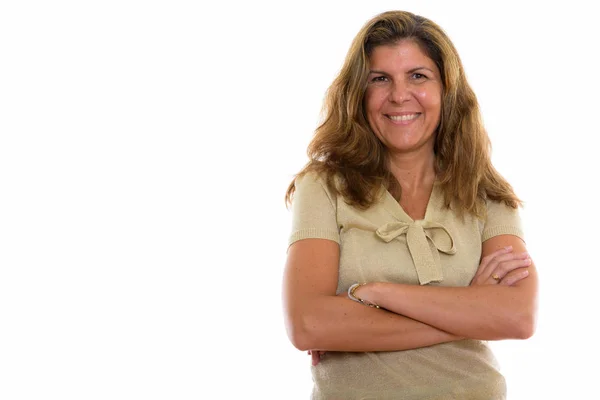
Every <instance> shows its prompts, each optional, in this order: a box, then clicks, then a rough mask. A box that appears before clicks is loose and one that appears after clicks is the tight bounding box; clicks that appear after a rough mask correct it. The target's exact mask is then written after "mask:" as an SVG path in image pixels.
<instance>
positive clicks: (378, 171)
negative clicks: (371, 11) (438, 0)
mask: <svg viewBox="0 0 600 400" xmlns="http://www.w3.org/2000/svg"><path fill="white" fill-rule="evenodd" d="M404 39H410V40H414V41H415V42H416V43H418V44H419V45H420V46H421V48H422V50H423V51H424V52H425V53H426V54H427V56H428V57H429V58H431V59H432V60H433V61H434V62H435V64H436V65H437V67H438V69H439V71H440V74H441V78H442V83H443V94H442V110H441V118H440V124H439V126H438V129H437V133H436V139H435V145H434V152H435V156H436V165H435V168H436V174H437V177H438V180H439V181H440V184H441V187H442V189H443V192H444V196H445V204H446V206H447V207H452V208H454V209H456V211H457V212H459V213H460V214H462V213H463V212H465V211H466V212H468V213H472V214H474V215H478V216H483V215H484V214H485V200H486V199H491V200H497V201H502V202H504V203H505V204H507V205H508V206H510V207H513V208H517V207H518V206H519V205H520V200H519V199H518V198H517V196H516V195H515V193H514V191H513V189H512V187H511V186H510V185H509V184H508V182H507V181H506V180H505V179H504V178H503V177H502V176H501V175H500V174H499V173H498V172H497V171H496V170H495V169H494V167H493V166H492V163H491V159H490V152H491V146H490V141H489V138H488V135H487V132H486V131H485V128H484V126H483V122H482V120H481V115H480V111H479V105H478V103H477V98H476V97H475V94H474V93H473V90H472V89H471V87H470V86H469V83H468V82H467V79H466V76H465V73H464V70H463V67H462V63H461V61H460V58H459V56H458V53H457V51H456V49H455V48H454V45H453V44H452V42H451V41H450V39H449V38H448V36H447V35H446V34H445V33H444V31H443V30H442V29H441V28H440V27H439V26H438V25H437V24H435V23H434V22H432V21H430V20H428V19H426V18H423V17H421V16H418V15H415V14H412V13H409V12H404V11H388V12H384V13H382V14H379V15H377V16H376V17H374V18H373V19H371V20H370V21H369V22H367V23H366V24H365V26H364V27H363V28H362V29H361V30H360V32H359V33H358V35H357V36H356V37H355V38H354V40H353V42H352V45H351V46H350V50H349V51H348V54H347V55H346V60H345V62H344V65H343V66H342V69H341V71H340V73H339V74H338V76H337V77H336V79H335V80H334V81H333V83H332V84H331V86H330V87H329V89H328V91H327V95H326V98H325V102H324V106H323V114H324V120H323V122H322V123H321V124H320V125H319V127H318V128H317V129H316V131H315V134H314V137H313V139H312V141H311V142H310V144H309V146H308V150H307V153H308V156H309V162H308V163H307V164H306V166H305V167H304V168H303V169H302V170H301V171H300V172H299V173H298V174H297V175H296V176H295V178H294V180H293V181H292V182H291V183H290V185H289V187H288V190H287V193H286V202H287V204H290V203H291V201H292V197H293V194H294V190H295V182H296V179H297V178H299V177H301V176H302V175H304V174H306V173H308V172H316V173H318V174H320V175H321V176H324V177H325V178H326V182H327V185H328V186H329V188H330V189H331V190H333V191H334V192H336V193H337V194H341V195H342V196H343V198H344V200H345V201H346V202H347V203H349V204H351V205H354V206H356V207H359V208H363V209H364V208H368V207H369V206H371V205H372V204H373V203H374V202H375V201H376V200H377V196H378V195H379V191H380V189H381V187H382V185H383V187H385V188H386V189H388V190H389V191H390V192H391V193H392V194H394V195H395V196H396V197H397V198H399V196H400V185H399V184H398V182H397V181H396V179H395V178H394V176H393V175H392V174H391V172H390V171H389V169H388V154H387V150H386V148H385V146H384V145H383V144H382V143H381V142H380V141H379V139H377V137H376V136H375V134H374V133H373V131H372V130H371V127H370V126H369V123H368V122H367V118H366V115H365V111H364V106H363V100H364V95H365V91H366V85H367V76H368V71H369V56H370V55H371V53H372V51H373V49H374V48H376V47H377V46H383V45H393V44H396V43H398V42H399V41H401V40H404ZM336 177H337V178H338V179H337V183H336V181H335V178H336Z"/></svg>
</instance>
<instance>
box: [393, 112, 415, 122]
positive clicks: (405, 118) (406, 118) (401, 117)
mask: <svg viewBox="0 0 600 400" xmlns="http://www.w3.org/2000/svg"><path fill="white" fill-rule="evenodd" d="M418 116H419V114H410V115H389V116H388V117H389V118H390V119H391V120H392V121H410V120H411V119H415V118H417V117H418Z"/></svg>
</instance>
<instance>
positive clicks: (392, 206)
mask: <svg viewBox="0 0 600 400" xmlns="http://www.w3.org/2000/svg"><path fill="white" fill-rule="evenodd" d="M438 186H439V181H438V180H437V179H436V180H435V181H434V182H433V187H432V188H431V194H430V195H429V200H427V206H426V207H425V215H424V216H423V218H422V219H418V220H415V219H413V218H412V217H411V216H410V215H408V213H407V212H406V211H404V208H402V206H401V205H400V202H398V201H397V200H396V199H395V198H394V196H392V194H391V193H390V191H389V190H387V189H386V188H385V187H384V188H383V190H384V191H385V193H384V206H385V208H386V210H387V211H388V212H389V213H390V214H392V216H393V217H394V218H396V219H397V220H399V221H406V220H408V221H409V222H415V221H430V220H431V214H432V213H433V212H434V211H433V208H434V206H433V203H434V201H435V199H436V198H437V195H438V191H439V188H438Z"/></svg>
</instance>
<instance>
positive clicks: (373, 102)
mask: <svg viewBox="0 0 600 400" xmlns="http://www.w3.org/2000/svg"><path fill="white" fill-rule="evenodd" d="M384 101H385V93H384V92H383V91H382V90H368V91H367V93H365V108H366V110H367V113H376V112H378V111H379V110H380V109H381V106H382V104H383V102H384Z"/></svg>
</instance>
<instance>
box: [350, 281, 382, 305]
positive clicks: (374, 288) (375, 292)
mask: <svg viewBox="0 0 600 400" xmlns="http://www.w3.org/2000/svg"><path fill="white" fill-rule="evenodd" d="M381 285H382V282H369V283H366V284H364V285H362V286H360V287H359V288H358V289H357V291H356V292H357V293H358V295H359V296H360V297H361V298H362V299H363V300H365V301H368V302H370V303H374V304H380V300H381V296H380V293H381Z"/></svg>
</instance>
